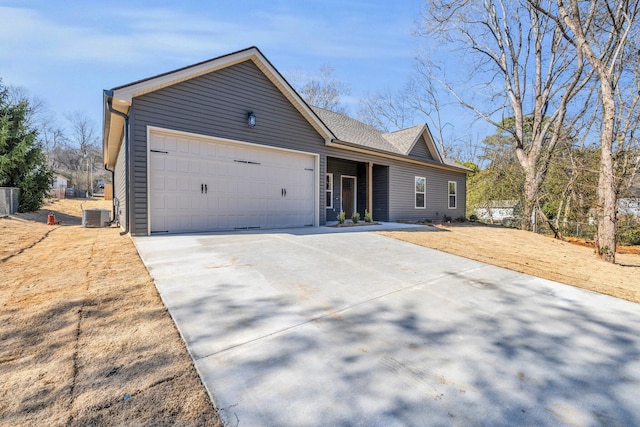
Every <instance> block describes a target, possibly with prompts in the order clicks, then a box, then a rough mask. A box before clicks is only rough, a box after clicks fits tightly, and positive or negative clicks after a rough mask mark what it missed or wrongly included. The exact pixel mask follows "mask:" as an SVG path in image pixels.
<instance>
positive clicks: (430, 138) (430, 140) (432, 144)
mask: <svg viewBox="0 0 640 427" xmlns="http://www.w3.org/2000/svg"><path fill="white" fill-rule="evenodd" d="M420 135H425V136H426V138H425V139H424V140H425V141H426V142H427V148H428V149H429V151H430V152H431V155H432V156H433V154H434V153H435V156H433V157H434V158H435V159H437V160H438V161H439V162H440V163H444V159H443V158H442V154H440V150H438V147H437V146H436V143H435V141H434V140H433V135H432V134H431V130H429V126H427V124H425V125H424V127H423V129H422V132H420ZM420 135H418V138H416V141H415V142H414V143H413V145H415V144H416V142H418V139H420ZM411 149H413V146H412V147H411Z"/></svg>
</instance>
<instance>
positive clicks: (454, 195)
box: [449, 181, 458, 209]
mask: <svg viewBox="0 0 640 427" xmlns="http://www.w3.org/2000/svg"><path fill="white" fill-rule="evenodd" d="M457 207H458V183H457V182H455V181H449V209H455V208H457Z"/></svg>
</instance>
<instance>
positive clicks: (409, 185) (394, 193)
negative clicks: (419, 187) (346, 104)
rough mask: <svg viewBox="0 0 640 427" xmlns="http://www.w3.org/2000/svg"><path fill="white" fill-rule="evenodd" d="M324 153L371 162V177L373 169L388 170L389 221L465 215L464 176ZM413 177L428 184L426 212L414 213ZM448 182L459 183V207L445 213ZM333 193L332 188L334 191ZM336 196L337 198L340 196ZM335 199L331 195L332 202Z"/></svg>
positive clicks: (367, 157)
mask: <svg viewBox="0 0 640 427" xmlns="http://www.w3.org/2000/svg"><path fill="white" fill-rule="evenodd" d="M326 150H327V155H328V156H330V157H332V158H333V157H335V158H342V159H346V160H353V161H355V162H373V164H374V176H375V169H376V165H379V166H388V167H389V168H388V170H387V172H388V182H389V186H388V188H389V196H388V203H389V204H388V218H387V220H388V221H399V220H420V219H425V218H428V219H432V220H440V219H442V217H443V216H444V215H445V214H446V215H447V216H450V217H452V218H457V217H459V216H463V215H465V208H466V205H465V200H466V198H465V194H466V174H465V173H463V172H455V171H448V170H444V169H440V168H436V167H432V166H428V165H420V164H414V163H407V162H403V161H400V160H396V159H389V158H385V157H381V156H377V155H375V154H364V153H356V152H352V151H347V150H341V149H339V148H335V147H327V149H326ZM416 176H423V177H425V178H426V180H427V188H426V193H427V194H426V197H427V207H426V209H416V207H415V177H416ZM333 179H334V182H337V178H336V176H335V175H334V178H333ZM449 181H456V182H457V183H458V207H457V208H456V209H448V185H449ZM378 184H380V183H378ZM374 185H375V182H374ZM335 189H336V187H335V184H334V191H335ZM338 191H339V188H338ZM336 194H337V195H339V192H338V193H336ZM335 197H336V195H334V198H335ZM358 197H359V196H358ZM374 199H375V198H374ZM374 202H375V200H374ZM358 205H360V203H358ZM374 219H378V220H380V221H384V220H385V219H384V218H376V217H375V216H374Z"/></svg>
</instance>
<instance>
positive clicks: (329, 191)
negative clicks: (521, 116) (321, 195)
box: [325, 173, 333, 209]
mask: <svg viewBox="0 0 640 427" xmlns="http://www.w3.org/2000/svg"><path fill="white" fill-rule="evenodd" d="M327 180H328V181H330V182H331V185H330V186H329V189H328V190H327V189H326V188H325V199H326V197H327V196H326V194H327V193H331V197H330V198H329V201H330V204H328V205H327V209H333V174H332V173H328V174H327V176H326V177H325V186H326V184H327Z"/></svg>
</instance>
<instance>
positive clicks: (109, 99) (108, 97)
mask: <svg viewBox="0 0 640 427" xmlns="http://www.w3.org/2000/svg"><path fill="white" fill-rule="evenodd" d="M103 96H104V99H105V106H106V108H107V110H109V112H110V113H112V114H115V115H117V116H120V117H122V118H123V119H124V150H125V151H124V153H125V154H124V180H125V181H124V192H125V196H124V198H125V204H126V207H127V221H126V223H125V225H124V230H123V231H121V232H120V235H121V236H124V235H125V234H127V233H128V232H129V223H130V222H131V221H130V218H131V215H130V211H131V203H129V201H130V198H131V197H130V195H129V115H127V114H125V113H123V112H122V111H118V110H116V109H114V108H113V91H112V90H106V89H105V90H104V91H103ZM105 169H106V166H105ZM107 170H108V169H107ZM111 173H112V174H114V172H113V171H111ZM114 178H115V174H114ZM112 187H113V192H114V193H113V194H114V196H115V185H112ZM114 200H115V198H114ZM113 210H114V219H115V205H114V206H113Z"/></svg>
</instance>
